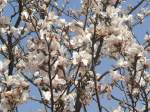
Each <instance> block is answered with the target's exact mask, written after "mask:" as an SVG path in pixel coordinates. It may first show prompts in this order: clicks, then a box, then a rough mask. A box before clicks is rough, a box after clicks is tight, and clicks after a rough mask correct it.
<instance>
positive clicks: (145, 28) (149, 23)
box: [5, 0, 150, 112]
mask: <svg viewBox="0 0 150 112" xmlns="http://www.w3.org/2000/svg"><path fill="white" fill-rule="evenodd" d="M128 1H129V3H131V4H132V5H133V6H134V5H135V4H137V3H138V2H139V1H140V0H128ZM60 4H61V2H60ZM58 5H59V4H58ZM69 7H71V8H75V9H76V8H79V7H80V0H71V3H70V5H69ZM122 7H123V8H126V7H127V4H126V3H124V4H122ZM10 13H12V9H11V8H10V7H8V8H6V10H5V14H6V15H10ZM14 21H15V20H14ZM133 31H134V33H135V36H136V37H137V39H138V40H139V41H140V42H141V43H143V40H144V35H145V33H146V32H150V17H147V18H146V19H145V20H144V23H143V24H140V25H137V26H136V27H135V28H134V29H133ZM113 64H114V62H113V61H112V60H108V59H105V60H103V62H102V64H101V66H98V67H97V72H98V73H104V72H105V71H107V70H108V68H110V67H111V65H113ZM106 80H107V79H106ZM31 88H32V91H31V92H30V94H32V96H33V95H34V96H35V97H37V98H39V93H38V92H37V89H36V88H35V87H33V86H32V87H31ZM113 94H116V95H117V96H118V97H120V96H121V95H120V94H119V93H118V91H117V90H115V91H113ZM102 101H103V102H102V103H103V104H105V105H107V106H108V107H109V108H114V107H115V106H116V105H115V104H114V103H113V102H112V103H108V102H107V100H106V99H102ZM109 102H110V101H109ZM40 107H43V106H42V105H40V104H39V103H36V102H33V101H30V102H28V103H26V104H23V105H20V106H19V108H18V109H19V112H36V110H37V108H40ZM88 112H97V106H96V105H95V103H92V104H91V105H90V106H89V107H88Z"/></svg>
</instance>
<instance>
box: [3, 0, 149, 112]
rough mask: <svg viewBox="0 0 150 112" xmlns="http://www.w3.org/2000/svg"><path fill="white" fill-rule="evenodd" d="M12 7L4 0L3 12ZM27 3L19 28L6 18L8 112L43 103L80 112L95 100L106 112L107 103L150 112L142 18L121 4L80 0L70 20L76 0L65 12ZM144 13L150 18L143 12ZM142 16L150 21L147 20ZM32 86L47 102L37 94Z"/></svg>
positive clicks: (42, 2) (45, 0) (46, 2)
mask: <svg viewBox="0 0 150 112" xmlns="http://www.w3.org/2000/svg"><path fill="white" fill-rule="evenodd" d="M7 2H8V1H7V0H0V12H3V8H4V7H5V5H7ZM20 2H21V3H19V2H18V5H20V6H21V8H22V9H21V12H19V16H20V18H19V19H20V20H19V19H18V20H17V21H20V22H19V24H18V23H16V24H15V25H13V24H12V23H11V22H12V18H13V16H11V17H8V16H4V15H2V14H1V15H0V40H1V43H0V54H1V55H2V59H1V57H0V59H1V61H0V105H1V107H2V109H3V111H4V112H9V111H10V112H14V111H15V109H16V108H17V106H20V105H23V104H24V103H25V102H26V103H27V102H28V101H30V100H33V101H37V102H39V103H42V104H43V105H44V107H45V111H47V109H50V110H51V111H52V112H54V111H56V112H75V111H76V112H79V111H80V110H81V108H83V109H85V110H86V106H88V105H90V104H91V103H92V101H93V99H94V100H95V101H96V103H97V104H98V107H99V110H100V108H102V109H103V110H105V107H104V106H101V105H100V100H101V98H103V97H107V98H108V100H114V101H116V102H118V106H117V108H116V109H112V110H111V111H113V112H122V111H123V110H126V108H127V107H128V110H129V111H130V112H134V111H135V112H136V110H139V107H138V106H137V105H135V104H136V103H137V102H139V103H141V102H142V103H141V105H142V106H143V107H142V109H141V110H140V111H139V112H142V111H144V112H148V110H147V107H148V104H147V103H148V100H149V99H148V98H149V97H148V96H149V95H148V94H149V92H150V88H149V87H150V86H149V84H150V78H149V71H148V70H149V67H150V64H149V59H148V56H149V46H150V36H149V34H146V36H145V43H144V44H140V43H139V42H138V40H137V39H136V38H135V35H134V33H133V32H132V29H131V27H132V25H133V24H134V23H135V21H136V20H137V18H134V16H133V15H131V14H127V13H126V12H125V11H124V10H123V9H122V8H121V7H120V6H116V5H117V4H119V3H121V2H122V0H110V1H109V0H81V7H80V11H76V10H73V9H72V10H71V9H70V10H71V11H70V10H69V9H68V10H69V11H70V12H72V13H71V14H68V13H69V11H68V10H65V5H67V4H68V3H69V2H70V1H69V0H67V1H65V2H64V7H63V8H64V9H63V8H62V9H61V8H60V7H58V3H59V0H58V1H57V0H56V1H51V0H38V2H37V1H36V0H32V1H31V3H29V2H28V0H27V1H25V0H21V1H20ZM73 12H76V13H77V14H74V13H73ZM141 13H142V14H144V15H149V12H147V11H145V10H144V9H143V11H141ZM64 15H65V17H64ZM76 15H77V16H76ZM66 17H69V18H71V20H70V19H69V20H68V19H67V18H66ZM137 17H138V18H139V19H140V20H144V16H143V15H141V14H137ZM17 24H18V25H17ZM22 43H24V44H22ZM106 58H109V59H110V60H113V61H114V64H113V67H111V68H110V69H108V71H106V72H105V73H104V74H99V73H97V71H96V67H97V66H98V65H99V66H101V63H102V62H103V60H105V59H106ZM108 61H109V60H108ZM104 78H109V79H110V80H109V81H108V82H107V81H103V80H104ZM31 85H33V86H35V88H37V89H38V92H39V93H40V98H38V99H37V98H36V97H35V96H34V95H32V94H31V95H30V91H32V87H30V86H31ZM116 88H119V89H120V91H121V92H123V93H122V94H124V96H123V100H122V99H117V98H116V96H114V94H113V91H114V90H115V89H116ZM101 96H102V97H101ZM99 97H100V98H99ZM128 99H129V100H128ZM130 100H131V101H130ZM16 110H17V109H16ZM106 110H107V109H106ZM108 110H109V109H108ZM146 110H147V111H146Z"/></svg>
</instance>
